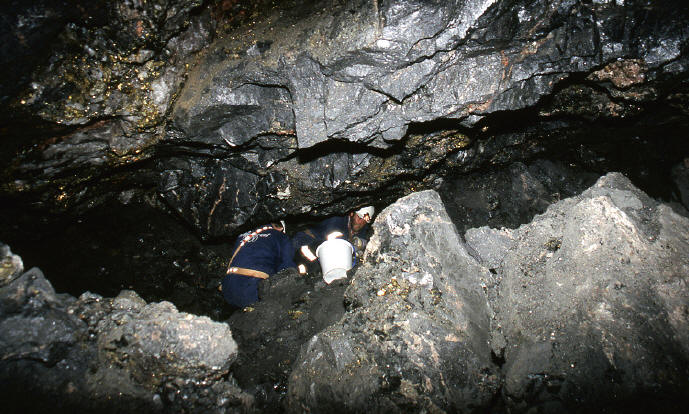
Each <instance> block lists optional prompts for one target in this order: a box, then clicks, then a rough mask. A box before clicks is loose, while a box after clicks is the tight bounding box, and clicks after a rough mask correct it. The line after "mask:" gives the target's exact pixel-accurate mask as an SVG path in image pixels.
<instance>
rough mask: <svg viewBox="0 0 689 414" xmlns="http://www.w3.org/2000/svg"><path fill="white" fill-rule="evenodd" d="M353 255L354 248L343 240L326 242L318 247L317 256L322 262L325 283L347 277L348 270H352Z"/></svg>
mask: <svg viewBox="0 0 689 414" xmlns="http://www.w3.org/2000/svg"><path fill="white" fill-rule="evenodd" d="M353 254H354V247H353V246H352V245H351V244H350V243H349V242H348V241H347V240H343V239H332V240H326V241H324V242H323V243H321V245H320V246H318V248H317V249H316V256H318V259H319V261H320V262H321V270H323V280H324V281H325V283H328V284H330V283H331V282H332V281H333V280H337V279H344V278H346V277H347V270H349V269H351V268H352V255H353Z"/></svg>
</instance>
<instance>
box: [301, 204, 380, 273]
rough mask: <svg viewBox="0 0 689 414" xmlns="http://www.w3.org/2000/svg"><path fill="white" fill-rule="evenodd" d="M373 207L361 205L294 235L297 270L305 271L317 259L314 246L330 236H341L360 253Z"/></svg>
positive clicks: (364, 242) (364, 244) (364, 245)
mask: <svg viewBox="0 0 689 414" xmlns="http://www.w3.org/2000/svg"><path fill="white" fill-rule="evenodd" d="M374 214H375V208H374V207H373V206H366V207H362V208H360V209H358V210H356V211H350V212H349V214H347V215H345V216H335V217H330V218H328V219H325V220H323V221H322V222H320V223H318V224H317V225H316V226H314V227H312V228H309V229H307V230H304V231H300V232H298V233H297V234H295V236H294V240H293V244H294V249H295V250H296V251H297V254H296V256H297V262H299V272H300V273H306V272H307V269H310V268H312V264H313V263H315V262H316V260H317V259H318V258H317V257H316V255H315V253H314V252H315V251H316V248H317V247H318V246H319V245H320V244H321V243H323V242H324V241H326V240H328V239H331V238H343V239H345V240H347V241H349V242H350V243H351V244H352V246H353V247H354V249H355V251H356V252H357V253H362V252H363V250H364V248H365V247H366V243H367V242H368V239H369V236H370V235H369V231H370V226H369V223H370V222H371V220H372V219H373V215H374Z"/></svg>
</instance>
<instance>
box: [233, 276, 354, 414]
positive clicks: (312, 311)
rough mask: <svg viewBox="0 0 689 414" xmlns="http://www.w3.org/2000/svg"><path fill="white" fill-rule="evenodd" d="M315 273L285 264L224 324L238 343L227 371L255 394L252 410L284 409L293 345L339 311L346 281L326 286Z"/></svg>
mask: <svg viewBox="0 0 689 414" xmlns="http://www.w3.org/2000/svg"><path fill="white" fill-rule="evenodd" d="M321 276H322V275H321V274H320V272H318V271H315V272H312V273H310V274H309V275H301V274H299V273H298V272H297V271H296V270H295V269H288V270H284V271H282V272H279V273H277V274H275V275H273V276H271V277H270V278H269V279H268V280H266V281H263V282H261V287H260V290H259V293H260V297H261V300H260V302H258V303H255V304H254V305H252V306H251V307H250V308H247V309H244V310H243V311H238V312H235V313H234V314H232V316H231V317H230V319H228V321H227V323H228V324H229V325H230V327H231V328H232V334H233V336H234V338H235V339H236V340H237V343H238V344H239V356H238V358H237V361H236V362H235V363H234V364H233V366H232V375H233V376H234V377H235V378H236V379H237V382H238V383H239V384H240V385H241V386H242V388H243V389H244V390H246V391H247V392H250V393H251V394H253V395H255V396H256V401H255V406H256V408H257V409H259V410H261V411H264V412H267V411H275V410H277V409H278V408H279V409H281V410H282V409H284V405H285V395H286V392H287V385H288V379H289V375H290V372H291V367H292V366H293V365H294V363H295V362H296V360H297V356H298V355H299V350H300V348H301V347H302V345H303V344H305V343H306V342H308V340H309V339H311V337H313V336H314V335H315V334H317V333H318V332H320V331H322V330H323V329H326V328H327V327H328V326H330V325H332V324H333V323H335V322H337V321H338V320H339V319H340V317H341V316H342V315H343V314H344V310H345V309H344V301H343V295H344V290H345V288H346V287H347V285H348V283H347V281H346V280H339V281H335V282H333V283H332V284H330V285H326V284H325V282H323V280H322V277H321Z"/></svg>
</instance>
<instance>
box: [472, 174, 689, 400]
mask: <svg viewBox="0 0 689 414" xmlns="http://www.w3.org/2000/svg"><path fill="white" fill-rule="evenodd" d="M688 226H689V221H688V220H687V218H686V217H683V216H680V215H678V214H677V213H675V212H674V211H673V210H672V209H671V208H670V207H669V206H667V205H664V204H658V203H657V202H655V201H653V200H652V199H650V198H649V197H648V196H647V195H645V194H644V193H642V192H640V191H639V190H638V189H637V188H635V187H634V186H633V185H631V183H630V182H629V181H628V180H627V179H626V178H625V177H623V176H622V175H620V174H615V173H613V174H608V175H607V176H605V177H602V178H601V179H600V180H598V182H597V183H596V184H595V185H594V186H593V187H591V188H590V189H588V190H586V191H585V192H584V193H582V194H581V195H580V196H576V197H573V198H570V199H566V200H563V201H561V202H559V203H556V204H554V205H553V206H551V207H550V208H548V210H547V211H546V212H545V213H544V214H543V215H540V216H536V217H535V218H534V220H533V222H531V223H529V224H528V225H524V226H522V227H520V228H518V229H514V230H508V229H502V230H500V231H498V230H493V229H486V228H483V229H481V230H483V231H484V232H485V233H487V234H484V235H483V237H481V238H480V239H478V238H476V235H472V236H470V235H469V232H467V241H468V242H469V243H470V244H474V246H475V249H474V251H475V252H477V254H478V255H479V257H480V259H481V261H483V262H492V265H493V266H496V262H499V265H497V266H496V267H495V274H494V280H495V284H494V286H495V287H494V288H493V289H494V290H493V289H491V290H492V292H491V295H492V296H491V295H489V297H491V298H492V299H491V303H492V306H493V309H495V311H496V318H495V321H494V324H495V325H494V326H495V327H496V328H497V329H498V331H499V332H500V333H501V334H502V335H504V340H505V342H504V343H503V344H502V345H501V346H498V348H499V349H496V353H498V354H503V353H504V359H505V364H504V366H503V369H504V371H503V372H504V380H505V385H504V389H503V395H504V396H505V398H506V402H507V403H508V405H509V406H510V407H512V408H513V409H514V410H516V411H525V410H528V408H527V407H534V406H540V407H542V408H543V409H554V410H559V411H570V410H574V409H575V407H590V409H596V410H598V409H601V407H608V406H609V407H615V409H622V408H620V407H629V408H631V407H634V408H635V409H636V408H637V407H636V406H635V404H642V405H641V406H645V405H643V404H646V405H647V404H648V401H655V403H657V404H658V406H661V407H662V406H664V404H666V405H667V406H668V409H669V410H671V411H672V410H676V409H677V407H679V405H678V404H680V403H679V402H678V401H680V400H681V399H679V395H680V393H682V391H680V390H682V389H683V388H685V387H686V386H687V372H689V354H688V353H687V350H688V349H689V348H687V340H688V339H689V337H687V335H686V332H687V331H686V329H687V324H689V319H688V318H687V313H686V311H687V306H686V303H687V298H688V296H687V294H688V292H687V289H686V286H687V285H686V282H687V280H686V278H687V274H689V273H687V271H688V270H689V262H688V261H687V258H686V254H685V253H684V252H685V251H686V250H687V249H689V239H687V234H689V233H687V231H688V230H689V227H688ZM470 232H475V230H471V231H470ZM486 240H494V241H495V242H494V243H486ZM496 343H497V342H495V343H494V345H495V344H496ZM661 384H663V385H661ZM620 404H621V405H620Z"/></svg>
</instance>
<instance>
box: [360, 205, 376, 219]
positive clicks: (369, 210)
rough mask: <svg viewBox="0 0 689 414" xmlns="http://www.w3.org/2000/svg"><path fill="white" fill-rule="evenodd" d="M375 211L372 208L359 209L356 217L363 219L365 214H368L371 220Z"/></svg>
mask: <svg viewBox="0 0 689 414" xmlns="http://www.w3.org/2000/svg"><path fill="white" fill-rule="evenodd" d="M375 212H376V209H375V208H374V207H373V206H366V207H361V208H360V209H358V210H357V211H356V215H357V216H359V217H360V218H364V217H365V216H366V214H368V218H369V219H372V218H373V215H374V214H375Z"/></svg>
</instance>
